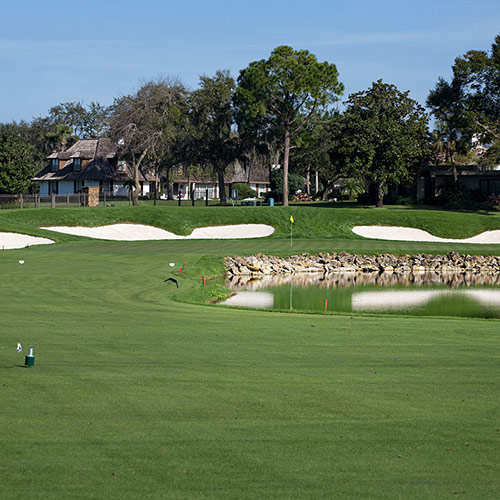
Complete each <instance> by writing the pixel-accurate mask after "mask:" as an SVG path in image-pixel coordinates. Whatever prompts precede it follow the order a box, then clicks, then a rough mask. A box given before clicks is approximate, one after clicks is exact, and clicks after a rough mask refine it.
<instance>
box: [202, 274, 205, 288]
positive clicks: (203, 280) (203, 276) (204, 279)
mask: <svg viewBox="0 0 500 500" xmlns="http://www.w3.org/2000/svg"><path fill="white" fill-rule="evenodd" d="M202 278H203V286H205V276H202Z"/></svg>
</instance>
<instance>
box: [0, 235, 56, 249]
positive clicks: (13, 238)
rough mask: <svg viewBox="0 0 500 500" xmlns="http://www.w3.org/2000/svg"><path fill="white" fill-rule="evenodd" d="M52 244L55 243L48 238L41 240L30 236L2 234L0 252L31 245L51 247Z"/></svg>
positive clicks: (0, 236)
mask: <svg viewBox="0 0 500 500" xmlns="http://www.w3.org/2000/svg"><path fill="white" fill-rule="evenodd" d="M51 243H54V242H53V241H52V240H49V239H48V238H40V237H37V236H30V235H28V234H19V233H1V232H0V250H12V249H14V248H25V247H28V246H31V245H50V244H51Z"/></svg>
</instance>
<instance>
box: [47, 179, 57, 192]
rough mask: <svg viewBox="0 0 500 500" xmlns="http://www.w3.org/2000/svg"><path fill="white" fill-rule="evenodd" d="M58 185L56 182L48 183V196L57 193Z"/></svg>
mask: <svg viewBox="0 0 500 500" xmlns="http://www.w3.org/2000/svg"><path fill="white" fill-rule="evenodd" d="M58 184H59V183H58V182H57V181H49V194H57V193H58V191H59V185H58Z"/></svg>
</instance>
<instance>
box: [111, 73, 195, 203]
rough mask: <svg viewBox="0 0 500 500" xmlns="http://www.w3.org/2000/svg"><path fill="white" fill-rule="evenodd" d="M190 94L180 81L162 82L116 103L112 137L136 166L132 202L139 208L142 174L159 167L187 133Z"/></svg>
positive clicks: (146, 87) (150, 82)
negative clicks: (140, 173)
mask: <svg viewBox="0 0 500 500" xmlns="http://www.w3.org/2000/svg"><path fill="white" fill-rule="evenodd" d="M186 119H187V90H186V88H185V87H184V85H183V84H182V83H181V82H180V81H179V80H177V79H168V78H161V79H158V80H151V81H148V82H146V83H145V84H143V85H142V86H141V87H140V88H139V90H138V91H137V92H136V93H135V94H133V95H126V96H123V97H120V98H119V99H116V100H115V103H114V105H113V108H112V114H111V120H110V124H111V132H112V136H113V137H114V138H115V140H116V141H117V142H118V144H120V145H122V154H123V155H124V156H126V157H127V158H128V160H129V161H130V162H131V164H132V169H133V172H134V179H133V180H134V189H133V193H132V201H133V204H134V205H138V204H139V193H140V182H139V172H140V169H141V168H142V167H143V166H146V165H147V164H148V163H149V165H158V162H159V161H160V160H161V159H162V158H165V157H166V156H167V154H168V152H169V151H170V150H171V148H173V146H174V144H175V142H176V141H177V140H178V139H179V136H180V135H181V134H182V133H183V131H184V130H185V121H186Z"/></svg>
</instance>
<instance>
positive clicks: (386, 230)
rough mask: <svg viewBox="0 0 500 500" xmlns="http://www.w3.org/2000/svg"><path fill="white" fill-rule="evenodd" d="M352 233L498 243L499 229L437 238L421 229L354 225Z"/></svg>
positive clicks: (398, 238) (377, 237)
mask: <svg viewBox="0 0 500 500" xmlns="http://www.w3.org/2000/svg"><path fill="white" fill-rule="evenodd" d="M352 231H353V233H356V234H357V235H359V236H363V237H364V238H372V239H375V240H391V241H429V242H438V243H479V244H500V230H498V229H497V230H494V231H485V232H484V233H481V234H478V235H476V236H473V237H472V238H466V239H462V240H458V239H451V238H439V237H438V236H433V235H432V234H430V233H428V232H427V231H423V230H422V229H415V228H413V227H398V226H355V227H353V228H352Z"/></svg>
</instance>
